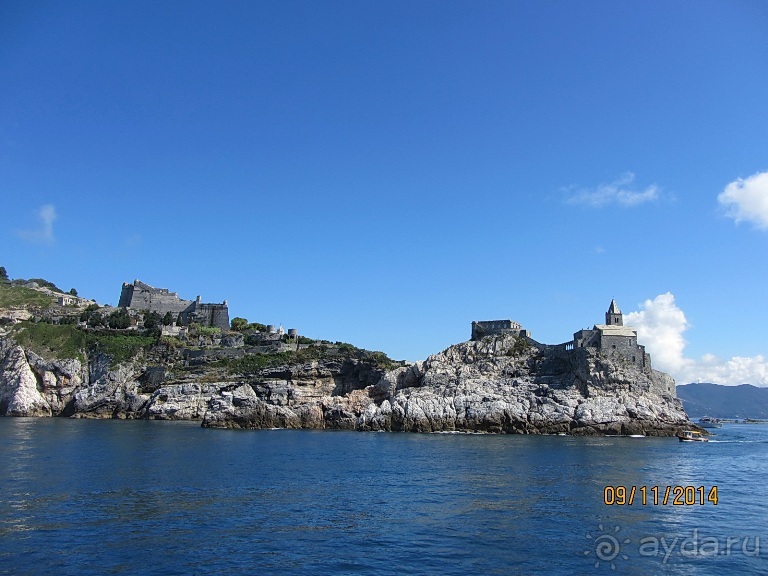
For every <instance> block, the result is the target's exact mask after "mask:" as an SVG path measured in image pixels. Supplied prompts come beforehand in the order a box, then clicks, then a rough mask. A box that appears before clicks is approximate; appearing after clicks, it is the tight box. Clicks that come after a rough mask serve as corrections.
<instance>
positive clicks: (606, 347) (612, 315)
mask: <svg viewBox="0 0 768 576" xmlns="http://www.w3.org/2000/svg"><path fill="white" fill-rule="evenodd" d="M573 347H574V349H575V348H597V349H598V350H600V351H601V352H603V353H608V354H619V355H621V356H623V357H624V358H626V359H627V360H628V361H629V362H632V363H633V364H635V365H636V366H639V367H641V368H644V367H646V366H648V367H650V365H651V358H650V355H649V354H648V353H647V352H646V351H645V346H641V345H639V344H638V343H637V330H635V329H634V328H632V327H630V326H624V315H623V314H622V313H621V310H619V307H618V306H617V305H616V300H611V305H610V306H609V307H608V311H607V312H606V313H605V324H595V325H594V327H593V328H592V329H591V330H579V331H578V332H576V333H575V334H574V335H573Z"/></svg>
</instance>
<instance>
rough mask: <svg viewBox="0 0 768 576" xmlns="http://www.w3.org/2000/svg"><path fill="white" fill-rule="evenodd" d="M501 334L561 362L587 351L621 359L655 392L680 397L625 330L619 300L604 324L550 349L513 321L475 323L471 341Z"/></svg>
mask: <svg viewBox="0 0 768 576" xmlns="http://www.w3.org/2000/svg"><path fill="white" fill-rule="evenodd" d="M501 334H509V335H511V336H516V337H523V338H527V339H529V340H530V341H531V343H533V344H535V345H536V346H538V347H539V348H542V349H544V350H547V351H548V353H550V354H554V355H557V356H559V357H560V358H562V359H571V360H574V359H578V358H580V357H583V355H584V354H585V353H586V349H592V350H597V351H598V352H600V353H601V354H605V355H607V356H618V357H620V358H621V359H622V360H623V361H626V362H628V363H631V364H633V365H634V366H636V367H637V369H639V370H640V371H641V372H643V373H645V374H646V375H648V376H650V377H651V381H652V382H653V384H652V386H653V387H654V389H655V390H656V392H658V393H660V394H668V395H670V396H673V397H674V396H675V395H676V393H677V392H676V388H675V381H674V380H673V379H672V378H671V377H670V376H668V375H667V374H664V373H662V372H658V371H657V370H654V369H653V368H652V366H651V355H650V354H649V353H647V352H646V351H645V346H641V345H640V344H638V343H637V330H635V329H634V328H632V327H630V326H624V315H623V314H622V313H621V310H620V309H619V307H618V306H617V304H616V300H611V304H610V306H609V307H608V311H607V312H606V313H605V324H595V325H594V327H593V328H592V329H591V330H589V329H585V330H579V331H578V332H576V333H575V334H574V335H573V340H569V341H568V342H565V343H563V344H555V345H547V344H541V343H540V342H536V341H535V340H533V339H532V338H531V335H530V333H529V332H528V331H527V330H525V329H523V328H522V327H521V326H520V324H518V323H517V322H513V321H512V320H491V321H487V322H472V340H482V339H483V337H484V336H495V335H501Z"/></svg>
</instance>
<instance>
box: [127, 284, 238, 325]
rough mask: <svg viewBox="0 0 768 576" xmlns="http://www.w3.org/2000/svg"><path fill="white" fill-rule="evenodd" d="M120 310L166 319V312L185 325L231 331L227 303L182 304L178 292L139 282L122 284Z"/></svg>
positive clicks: (191, 302) (186, 302)
mask: <svg viewBox="0 0 768 576" xmlns="http://www.w3.org/2000/svg"><path fill="white" fill-rule="evenodd" d="M118 306H119V307H123V308H127V309H130V310H137V311H139V310H148V311H150V312H157V313H158V314H163V315H164V314H165V313H166V312H171V313H172V314H173V315H174V316H176V315H178V314H181V317H182V320H183V322H184V323H185V324H189V323H190V322H198V323H200V324H202V325H203V326H213V327H216V328H221V329H222V330H229V307H228V306H227V303H226V302H224V303H223V304H201V303H200V297H199V296H198V298H197V299H196V300H183V299H181V298H179V296H178V294H176V293H175V292H169V291H168V290H167V289H165V288H154V287H152V286H150V285H149V284H144V283H143V282H139V281H138V280H136V281H134V282H133V283H132V284H123V289H122V291H121V292H120V302H119V304H118ZM174 319H175V318H174Z"/></svg>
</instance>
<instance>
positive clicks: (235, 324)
mask: <svg viewBox="0 0 768 576" xmlns="http://www.w3.org/2000/svg"><path fill="white" fill-rule="evenodd" d="M230 326H231V328H232V330H234V331H235V332H243V331H244V330H247V329H248V320H246V319H245V318H240V317H239V316H236V317H234V318H232V322H230Z"/></svg>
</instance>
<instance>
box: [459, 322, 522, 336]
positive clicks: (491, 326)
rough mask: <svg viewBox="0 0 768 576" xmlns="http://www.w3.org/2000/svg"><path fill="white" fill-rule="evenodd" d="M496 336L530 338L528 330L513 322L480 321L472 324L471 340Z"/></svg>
mask: <svg viewBox="0 0 768 576" xmlns="http://www.w3.org/2000/svg"><path fill="white" fill-rule="evenodd" d="M498 334H510V335H512V336H526V337H528V338H530V336H531V335H530V334H529V333H528V330H525V329H523V327H522V326H520V324H518V323H517V322H515V321H513V320H482V321H480V322H472V340H482V339H483V337H484V336H495V335H498Z"/></svg>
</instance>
